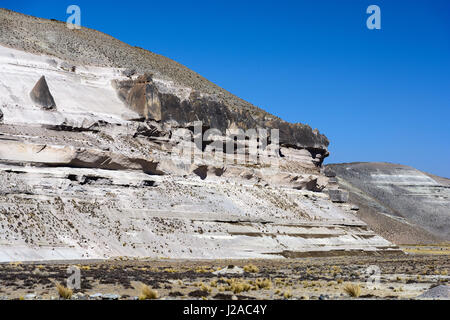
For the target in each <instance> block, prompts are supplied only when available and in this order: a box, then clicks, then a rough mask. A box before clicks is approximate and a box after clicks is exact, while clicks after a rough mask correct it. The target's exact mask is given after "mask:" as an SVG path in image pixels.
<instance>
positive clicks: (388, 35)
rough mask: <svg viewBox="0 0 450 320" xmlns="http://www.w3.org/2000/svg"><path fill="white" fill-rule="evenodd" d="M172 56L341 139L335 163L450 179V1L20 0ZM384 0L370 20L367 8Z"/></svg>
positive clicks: (22, 6) (43, 13) (32, 10)
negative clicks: (378, 165) (369, 23)
mask: <svg viewBox="0 0 450 320" xmlns="http://www.w3.org/2000/svg"><path fill="white" fill-rule="evenodd" d="M70 4H77V5H79V6H80V7H81V10H82V25H83V26H85V27H89V28H93V29H97V30H100V31H102V32H105V33H107V34H110V35H112V36H114V37H116V38H118V39H120V40H122V41H124V42H127V43H129V44H131V45H135V46H140V47H143V48H145V49H148V50H151V51H153V52H156V53H159V54H162V55H165V56H167V57H169V58H172V59H174V60H176V61H178V62H180V63H182V64H184V65H186V66H187V67H189V68H191V69H193V70H195V71H196V72H198V73H200V74H201V75H203V76H204V77H206V78H208V79H209V80H211V81H213V82H215V83H216V84H218V85H220V86H221V87H223V88H225V89H227V90H229V91H230V92H232V93H234V94H236V95H238V96H239V97H241V98H243V99H245V100H248V101H250V102H251V103H253V104H255V105H257V106H259V107H261V108H263V109H265V110H267V111H268V112H270V113H273V114H275V115H277V116H279V117H281V118H283V119H284V120H287V121H289V122H302V123H307V124H309V125H310V126H311V127H313V128H318V129H319V130H320V132H321V133H324V134H325V135H327V137H328V138H329V140H330V142H331V144H330V152H331V156H330V157H329V158H328V160H327V162H328V163H335V162H355V161H385V162H393V163H400V164H406V165H411V166H413V167H416V168H418V169H420V170H424V171H427V172H430V173H434V174H438V175H441V176H446V177H450V125H449V120H450V1H445V0H443V1H437V0H436V1H433V0H428V1H426V0H408V1H406V0H404V1H403V0H395V1H381V0H371V1H364V0H353V1H351V0H340V1H334V0H330V1H320V0H316V1H299V0H297V1H284V0H278V1H275V0H274V1H250V0H248V1H245V0H240V1H235V0H226V1H222V0H209V1H196V0H189V1H187V0H186V1H176V0H173V1H151V0H147V1H120V2H119V1H101V0H100V1H76V0H73V1H61V0H58V1H20V0H14V1H9V0H2V2H1V3H0V6H2V7H5V8H8V9H12V10H15V11H19V12H22V13H25V14H30V15H34V16H39V17H44V18H53V19H58V20H63V21H65V20H66V19H67V16H68V15H67V14H66V8H67V6H68V5H70ZM371 4H376V5H378V6H379V7H380V8H381V17H382V25H381V27H382V29H381V30H368V29H367V27H366V19H367V17H368V15H367V14H366V8H367V7H368V6H369V5H371Z"/></svg>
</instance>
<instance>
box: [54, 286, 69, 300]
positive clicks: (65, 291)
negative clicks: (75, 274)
mask: <svg viewBox="0 0 450 320" xmlns="http://www.w3.org/2000/svg"><path fill="white" fill-rule="evenodd" d="M56 289H57V290H58V294H59V297H60V298H62V299H65V300H69V299H70V298H72V294H73V291H72V289H69V288H66V287H64V286H63V285H62V284H60V283H57V284H56Z"/></svg>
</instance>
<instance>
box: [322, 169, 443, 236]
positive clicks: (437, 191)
mask: <svg viewBox="0 0 450 320" xmlns="http://www.w3.org/2000/svg"><path fill="white" fill-rule="evenodd" d="M326 171H328V172H334V174H335V175H337V179H338V184H339V186H340V188H341V189H344V190H346V191H347V192H349V193H350V200H349V201H350V202H352V203H355V204H357V205H358V206H359V207H360V211H359V214H358V216H359V217H360V218H361V219H362V220H364V221H365V222H366V223H368V224H369V226H370V227H371V228H372V229H374V230H375V231H376V232H377V233H378V234H380V235H382V236H384V237H385V238H387V239H389V240H391V241H393V242H395V243H397V244H416V243H418V244H421V243H439V242H444V241H449V240H450V180H449V179H445V178H440V177H436V176H432V175H429V174H426V173H423V172H420V171H419V170H416V169H414V168H411V167H408V166H402V165H396V164H389V163H348V164H330V165H327V168H326Z"/></svg>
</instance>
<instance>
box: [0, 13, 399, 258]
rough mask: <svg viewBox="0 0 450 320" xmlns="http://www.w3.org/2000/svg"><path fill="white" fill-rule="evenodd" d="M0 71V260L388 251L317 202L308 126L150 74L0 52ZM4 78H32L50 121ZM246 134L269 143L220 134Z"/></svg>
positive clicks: (315, 158)
mask: <svg viewBox="0 0 450 320" xmlns="http://www.w3.org/2000/svg"><path fill="white" fill-rule="evenodd" d="M0 15H1V9H0ZM1 23H2V22H1V20H0V24H1ZM3 36H4V34H1V35H0V38H1V37H3ZM0 61H2V62H5V64H4V65H2V67H1V68H0V78H1V79H2V83H3V84H4V85H2V86H0V106H2V107H1V109H2V111H3V113H4V117H3V123H2V124H1V125H0V181H2V183H0V230H2V232H0V261H13V260H21V261H25V260H33V261H37V260H49V259H50V260H59V259H104V258H110V257H117V256H128V257H168V258H199V259H202V258H204V259H215V258H279V257H285V256H297V255H300V256H304V255H307V254H308V252H317V251H324V252H328V251H330V252H334V251H337V252H341V251H343V250H353V251H357V252H364V251H380V252H384V251H389V252H390V251H392V250H395V247H393V246H392V245H391V244H390V243H389V242H388V241H386V240H384V239H382V238H381V237H379V236H377V235H376V234H374V233H373V232H372V231H371V230H368V229H367V228H366V226H365V224H364V223H362V222H361V221H360V220H359V219H358V217H356V216H355V214H354V213H353V211H352V210H351V209H350V207H349V206H348V207H347V206H345V205H341V204H336V203H333V202H332V201H330V199H329V197H328V195H327V194H326V193H325V191H326V186H327V184H328V178H327V177H325V176H323V175H322V174H321V164H322V161H323V158H324V157H325V156H326V155H327V154H328V151H327V148H326V146H327V145H328V141H327V140H326V138H325V137H324V136H322V135H320V134H319V133H318V132H317V131H314V130H312V129H311V128H309V127H308V126H303V125H300V124H289V123H287V122H284V121H282V120H279V119H277V118H275V117H273V116H270V115H268V114H267V113H265V112H263V111H258V109H255V108H253V109H251V108H248V109H246V108H237V107H236V106H234V107H233V108H232V107H231V106H230V101H229V100H228V99H219V98H218V97H217V96H213V95H207V94H204V93H200V92H199V91H197V90H192V88H186V87H180V86H179V85H177V84H174V83H172V82H167V80H164V79H161V78H160V77H156V76H155V77H151V76H150V75H145V74H143V75H142V74H141V76H138V75H134V74H132V73H127V75H123V76H121V75H122V72H123V70H118V69H114V68H98V67H95V68H94V67H89V66H77V67H76V69H75V70H74V72H72V70H68V71H67V70H64V71H62V70H61V67H60V66H62V65H63V62H64V61H60V60H58V59H57V58H53V57H48V56H40V55H33V54H30V53H27V52H24V51H18V50H14V49H11V48H5V47H2V46H0ZM12 64H14V67H11V65H12ZM36 65H39V66H42V67H41V68H39V69H36V68H35V67H34V66H36ZM69 71H70V72H69ZM17 74H21V75H22V78H21V83H20V85H21V86H25V87H30V88H31V87H33V86H34V85H35V81H36V80H35V79H37V78H38V77H40V76H41V75H42V74H44V75H45V79H47V80H48V81H49V83H51V85H52V93H51V94H52V95H54V97H55V99H56V101H58V104H59V105H58V107H59V108H58V110H49V109H46V108H36V107H35V106H34V105H31V104H30V102H29V97H28V93H26V94H23V91H22V90H21V89H20V88H19V87H18V86H17V85H16V84H17V81H16V79H17ZM128 77H131V79H130V78H128ZM45 79H43V81H42V83H41V84H40V85H39V86H37V87H38V89H36V91H37V92H38V93H42V92H44V93H45V92H47V93H48V94H50V92H49V91H48V90H45V86H44V83H46V81H45ZM111 83H113V84H114V87H113V86H111V85H109V84H111ZM47 89H48V86H47ZM47 98H48V97H47ZM47 102H48V103H46V104H45V105H51V103H49V101H47ZM50 102H51V101H50ZM198 121H201V122H202V124H201V125H200V128H199V131H197V129H196V128H198V126H196V124H195V123H196V122H198ZM259 128H265V129H270V128H280V134H281V135H280V141H281V144H280V145H279V144H276V143H275V141H276V139H275V137H273V136H271V135H270V131H269V133H268V134H263V135H261V136H260V137H259V138H258V139H253V135H250V136H247V137H245V136H244V137H242V138H241V139H236V140H235V137H234V136H233V134H234V132H235V131H234V130H238V131H239V129H242V130H247V129H259ZM208 129H215V130H212V131H210V130H208ZM230 132H231V133H232V135H231V136H230V135H228V133H230ZM207 133H208V134H207ZM247 138H248V139H247ZM224 146H227V147H228V146H231V147H230V149H225V148H223V149H222V147H224ZM254 147H256V150H257V151H258V153H257V156H256V157H254V158H250V157H247V154H246V153H244V154H242V153H240V152H238V150H241V151H242V150H243V151H248V150H251V149H252V148H254ZM186 150H187V151H188V153H187V156H186V154H184V151H186ZM192 152H193V153H192Z"/></svg>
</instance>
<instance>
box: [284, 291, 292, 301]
mask: <svg viewBox="0 0 450 320" xmlns="http://www.w3.org/2000/svg"><path fill="white" fill-rule="evenodd" d="M283 296H284V298H285V299H290V298H292V292H290V291H286V292H285V293H284V294H283Z"/></svg>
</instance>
